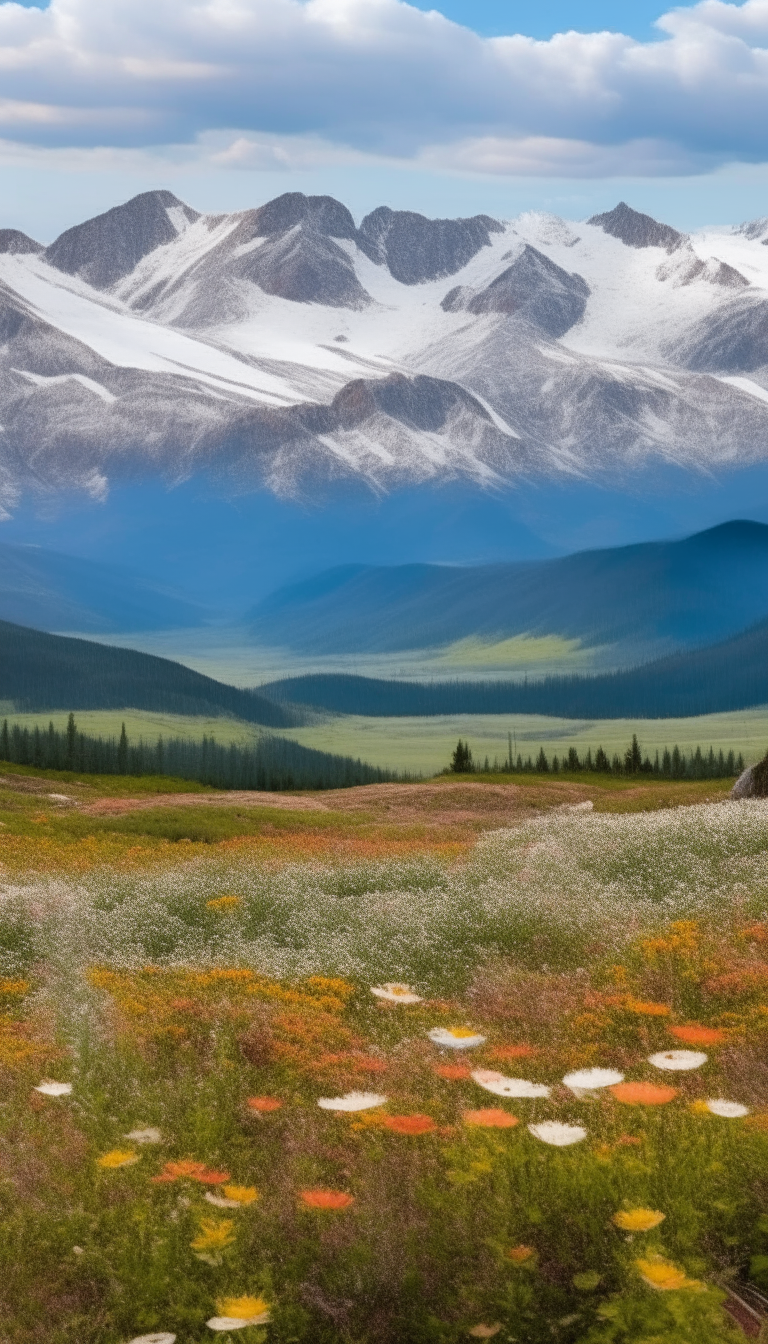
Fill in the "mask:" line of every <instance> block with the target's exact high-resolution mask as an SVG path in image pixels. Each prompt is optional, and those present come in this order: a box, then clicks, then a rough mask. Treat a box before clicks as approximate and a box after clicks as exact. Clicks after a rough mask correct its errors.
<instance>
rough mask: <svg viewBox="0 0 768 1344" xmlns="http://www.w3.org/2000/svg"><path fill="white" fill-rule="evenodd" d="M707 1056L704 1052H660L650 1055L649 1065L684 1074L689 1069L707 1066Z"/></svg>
mask: <svg viewBox="0 0 768 1344" xmlns="http://www.w3.org/2000/svg"><path fill="white" fill-rule="evenodd" d="M706 1062H707V1056H706V1055H705V1054H704V1052H703V1051H702V1050H660V1051H659V1053H658V1054H657V1055H649V1056H648V1063H649V1064H653V1066H654V1068H656V1069H669V1070H670V1071H671V1072H675V1073H677V1072H680V1073H683V1072H685V1071H686V1070H688V1069H700V1068H701V1066H702V1064H706Z"/></svg>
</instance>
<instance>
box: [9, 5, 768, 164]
mask: <svg viewBox="0 0 768 1344" xmlns="http://www.w3.org/2000/svg"><path fill="white" fill-rule="evenodd" d="M660 27H661V30H662V36H661V37H660V40H658V41H654V42H648V43H641V42H637V41H635V40H633V39H631V38H629V37H626V36H622V35H621V34H616V33H593V34H580V33H573V32H571V33H563V34H559V35H557V36H555V37H553V38H552V39H551V40H549V41H547V42H537V41H534V40H533V39H531V38H528V37H523V36H519V35H517V36H510V37H501V38H488V39H484V38H481V37H479V36H478V35H477V34H475V33H472V32H470V31H469V30H468V29H465V28H461V27H459V26H458V25H457V24H453V23H450V22H449V21H448V20H447V19H445V18H443V17H442V15H440V14H438V13H436V12H431V13H424V12H422V11H420V10H416V9H414V8H413V7H412V6H410V5H408V4H406V3H403V2H402V0H303V2H302V0H52V3H51V5H50V7H49V8H48V9H47V10H38V9H26V8H22V7H21V6H19V5H16V4H13V3H5V4H0V82H1V84H2V90H3V99H2V101H0V136H3V137H4V138H5V141H6V142H8V141H11V142H14V143H15V144H17V145H19V146H21V145H27V146H29V147H30V149H31V150H32V151H33V153H34V152H35V150H34V148H33V147H37V151H38V152H39V150H40V149H42V148H44V147H46V148H47V149H48V150H51V149H57V148H59V149H61V150H65V149H66V150H67V151H68V152H71V151H72V150H73V149H80V150H82V151H88V150H89V149H97V148H98V149H101V150H103V149H107V148H112V149H114V150H116V151H141V150H146V151H149V152H150V153H152V154H157V153H158V152H160V153H161V154H162V152H163V147H164V146H165V147H168V149H167V151H166V152H167V153H169V154H170V155H171V156H174V155H175V156H178V155H179V153H183V154H186V153H189V154H191V155H192V156H193V157H199V156H202V157H203V158H207V159H208V161H209V162H211V163H213V164H218V165H219V166H223V167H229V168H233V167H238V166H239V167H243V168H249V169H254V168H255V169H265V170H274V169H280V168H283V167H286V168H291V167H294V166H296V165H297V164H300V165H302V166H306V165H307V164H312V165H316V164H318V163H323V162H327V161H329V160H333V159H334V158H335V160H336V161H337V162H338V161H341V160H342V159H344V160H345V161H347V162H349V161H350V160H352V159H355V158H358V159H359V160H360V161H367V162H379V161H381V162H388V163H392V162H401V163H404V162H405V163H410V164H412V165H413V166H418V165H419V164H422V165H424V166H430V167H434V168H439V169H441V170H442V171H445V170H446V169H448V170H454V171H457V172H462V173H466V172H470V173H472V172H476V173H484V174H501V175H504V174H508V175H516V174H559V175H566V176H573V177H585V176H599V175H606V176H609V175H614V174H623V175H625V174H627V173H635V174H650V175H653V174H669V173H685V172H701V171H706V170H708V169H710V168H712V167H715V166H717V165H719V164H722V163H727V162H734V161H742V162H763V161H766V160H768V0H747V2H746V3H745V4H742V5H735V4H725V3H722V0H704V2H703V3H701V4H699V5H696V6H694V7H693V8H689V9H684V10H675V11H672V12H671V13H669V14H667V15H665V16H664V18H663V19H662V20H661V21H660ZM212 141H215V142H216V143H215V147H214V146H213V144H212Z"/></svg>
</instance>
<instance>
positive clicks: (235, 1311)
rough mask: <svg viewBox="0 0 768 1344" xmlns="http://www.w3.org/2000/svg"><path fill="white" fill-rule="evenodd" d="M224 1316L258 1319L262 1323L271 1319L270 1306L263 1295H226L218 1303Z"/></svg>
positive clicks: (235, 1319) (250, 1319)
mask: <svg viewBox="0 0 768 1344" xmlns="http://www.w3.org/2000/svg"><path fill="white" fill-rule="evenodd" d="M216 1305H217V1306H218V1308H219V1311H220V1312H221V1314H222V1316H228V1317H229V1318H230V1320H233V1321H254V1322H256V1321H258V1322H259V1324H262V1323H264V1322H266V1321H268V1320H269V1307H268V1306H267V1303H266V1302H265V1301H264V1298H263V1297H225V1298H224V1300H223V1301H222V1302H217V1304H216Z"/></svg>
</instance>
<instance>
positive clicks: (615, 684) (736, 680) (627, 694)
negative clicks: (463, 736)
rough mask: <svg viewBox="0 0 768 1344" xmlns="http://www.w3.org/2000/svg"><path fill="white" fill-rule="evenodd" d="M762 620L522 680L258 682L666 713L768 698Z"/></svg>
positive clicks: (474, 707)
mask: <svg viewBox="0 0 768 1344" xmlns="http://www.w3.org/2000/svg"><path fill="white" fill-rule="evenodd" d="M766 669H768V621H762V622H761V623H760V624H759V625H756V626H753V627H752V628H751V629H750V630H747V631H745V632H743V633H742V634H740V635H737V636H735V637H734V638H733V639H729V640H725V641H724V642H723V643H721V644H713V645H710V646H709V647H708V648H704V649H693V650H688V651H687V652H685V653H676V654H672V655H670V656H669V657H666V658H658V659H656V660H655V661H654V662H651V663H645V664H643V665H642V666H640V667H634V668H630V669H629V670H627V671H623V672H608V673H597V674H594V675H584V676H579V675H575V674H574V675H569V676H548V677H542V678H541V679H540V680H536V681H529V680H528V679H527V678H525V679H524V680H522V681H459V680H455V681H433V682H415V681H389V680H384V679H383V678H376V677H358V676H352V675H348V674H343V673H315V674H312V673H310V674H308V675H306V676H302V677H291V678H287V679H286V680H284V681H278V682H272V683H270V684H269V685H266V686H261V687H260V688H259V689H260V691H261V693H262V694H263V695H268V696H270V697H271V698H272V699H274V700H275V701H277V702H278V703H280V704H294V705H306V706H311V707H313V708H316V709H324V710H327V711H329V712H330V713H335V714H362V715H367V716H370V717H373V718H389V717H410V716H414V717H416V716H422V715H438V714H547V715H555V716H557V717H558V718H564V719H671V718H692V717H697V716H698V715H700V714H719V713H725V712H727V711H732V710H737V709H749V708H750V707H752V706H754V705H763V704H766V702H768V671H766Z"/></svg>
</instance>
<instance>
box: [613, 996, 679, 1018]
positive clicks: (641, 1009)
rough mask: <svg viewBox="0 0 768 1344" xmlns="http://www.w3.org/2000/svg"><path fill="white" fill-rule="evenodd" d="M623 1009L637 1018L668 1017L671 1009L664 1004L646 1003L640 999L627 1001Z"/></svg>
mask: <svg viewBox="0 0 768 1344" xmlns="http://www.w3.org/2000/svg"><path fill="white" fill-rule="evenodd" d="M624 1007H625V1008H626V1009H627V1012H630V1013H636V1014H637V1016H638V1017H669V1014H670V1012H671V1009H670V1007H669V1005H668V1004H666V1003H646V1002H645V1001H644V1000H642V999H631V998H630V999H627V1000H626V1002H625V1004H624Z"/></svg>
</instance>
